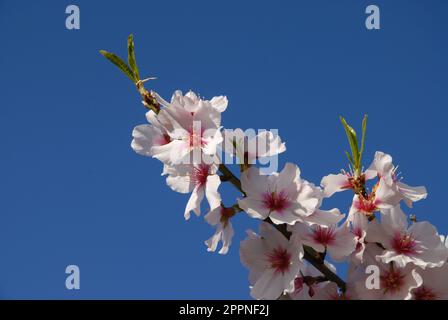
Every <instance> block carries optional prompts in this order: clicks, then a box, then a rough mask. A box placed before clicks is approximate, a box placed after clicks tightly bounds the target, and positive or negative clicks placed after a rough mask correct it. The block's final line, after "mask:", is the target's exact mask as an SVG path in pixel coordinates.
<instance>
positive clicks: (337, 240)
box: [288, 222, 357, 261]
mask: <svg viewBox="0 0 448 320" xmlns="http://www.w3.org/2000/svg"><path fill="white" fill-rule="evenodd" d="M288 230H289V231H291V232H292V234H293V236H296V237H297V238H299V239H300V241H301V242H302V243H303V244H304V245H307V246H310V247H312V248H313V249H314V250H316V251H317V252H321V253H324V252H326V253H329V254H330V256H331V257H332V258H333V260H335V261H341V260H344V259H345V258H346V257H348V256H349V255H350V254H351V253H352V252H353V251H354V250H355V248H356V244H357V240H356V238H355V235H354V234H353V233H352V232H351V231H350V227H349V226H348V225H347V224H343V225H341V226H339V227H338V226H337V225H333V226H321V225H313V226H308V225H306V224H304V223H300V222H297V223H296V224H294V225H293V226H289V227H288Z"/></svg>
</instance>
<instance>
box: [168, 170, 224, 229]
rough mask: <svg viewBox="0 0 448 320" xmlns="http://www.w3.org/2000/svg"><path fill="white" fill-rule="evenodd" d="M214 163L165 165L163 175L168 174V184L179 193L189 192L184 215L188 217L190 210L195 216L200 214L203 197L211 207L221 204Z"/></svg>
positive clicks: (218, 179) (217, 176)
mask: <svg viewBox="0 0 448 320" xmlns="http://www.w3.org/2000/svg"><path fill="white" fill-rule="evenodd" d="M217 170H218V166H217V165H216V164H204V163H203V164H183V165H175V166H169V165H165V167H164V171H163V173H162V174H163V175H168V177H167V178H166V183H167V184H168V186H169V187H170V188H171V189H172V190H174V191H176V192H180V193H191V195H190V199H189V200H188V203H187V206H186V208H185V213H184V217H185V219H186V220H188V219H190V212H191V211H193V212H194V213H196V215H197V216H199V215H200V214H201V202H202V200H203V199H204V196H205V198H207V201H208V203H209V205H210V208H211V209H215V208H217V207H219V206H220V205H221V196H220V194H219V192H218V188H219V185H220V184H221V179H220V177H219V175H218V174H217Z"/></svg>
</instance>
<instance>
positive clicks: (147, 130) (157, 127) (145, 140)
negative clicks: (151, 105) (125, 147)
mask: <svg viewBox="0 0 448 320" xmlns="http://www.w3.org/2000/svg"><path fill="white" fill-rule="evenodd" d="M146 119H147V120H148V122H149V123H151V124H150V125H149V124H142V125H139V126H137V127H135V128H134V130H133V132H132V137H133V140H132V143H131V147H132V149H134V151H135V152H137V153H138V154H140V155H143V156H147V157H153V156H154V155H156V154H157V147H160V146H164V145H166V144H168V143H170V142H171V137H170V135H169V134H168V131H167V129H165V128H166V127H169V123H164V124H162V123H160V121H159V120H158V119H157V115H156V114H155V113H154V111H148V112H147V113H146Z"/></svg>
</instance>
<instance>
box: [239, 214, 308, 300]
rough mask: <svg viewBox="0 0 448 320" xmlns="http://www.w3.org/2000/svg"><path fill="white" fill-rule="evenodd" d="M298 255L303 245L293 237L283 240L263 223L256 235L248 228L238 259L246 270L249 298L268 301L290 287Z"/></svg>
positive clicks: (296, 266)
mask: <svg viewBox="0 0 448 320" xmlns="http://www.w3.org/2000/svg"><path fill="white" fill-rule="evenodd" d="M302 257H303V248H302V245H301V244H300V243H299V242H298V241H297V239H293V238H291V239H290V240H288V239H286V237H285V236H284V235H283V234H282V233H281V232H280V231H278V230H277V229H276V228H275V227H273V226H272V225H270V224H268V223H266V222H262V223H261V225H260V235H257V234H256V233H254V232H252V231H248V238H246V239H245V240H243V241H242V242H241V246H240V258H241V262H242V263H243V265H244V266H246V267H247V268H248V269H249V270H250V274H249V282H250V284H251V295H252V297H254V298H255V299H262V300H272V299H277V298H278V297H280V296H281V295H282V294H283V292H284V291H291V290H293V288H294V279H295V277H296V276H297V274H298V272H299V268H300V266H301V264H302Z"/></svg>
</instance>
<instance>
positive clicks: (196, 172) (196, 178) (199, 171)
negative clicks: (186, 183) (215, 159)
mask: <svg viewBox="0 0 448 320" xmlns="http://www.w3.org/2000/svg"><path fill="white" fill-rule="evenodd" d="M209 173H210V166H209V165H206V164H200V165H198V166H195V167H194V168H193V174H192V176H191V179H192V181H193V182H194V184H195V185H196V186H198V187H203V186H205V184H206V183H207V177H208V176H209Z"/></svg>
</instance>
